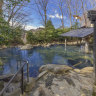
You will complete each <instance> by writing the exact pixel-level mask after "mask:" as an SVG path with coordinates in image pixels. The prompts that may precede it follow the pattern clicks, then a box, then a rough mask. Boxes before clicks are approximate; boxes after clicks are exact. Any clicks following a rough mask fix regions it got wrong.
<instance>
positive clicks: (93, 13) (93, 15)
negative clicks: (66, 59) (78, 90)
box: [88, 10, 96, 96]
mask: <svg viewBox="0 0 96 96" xmlns="http://www.w3.org/2000/svg"><path fill="white" fill-rule="evenodd" d="M88 17H89V20H90V21H91V22H92V23H93V24H94V33H93V39H94V41H93V56H94V84H95V87H94V89H93V90H94V93H95V95H94V96H96V10H90V11H88Z"/></svg>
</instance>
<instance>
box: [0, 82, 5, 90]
mask: <svg viewBox="0 0 96 96" xmlns="http://www.w3.org/2000/svg"><path fill="white" fill-rule="evenodd" d="M3 88H4V82H3V81H0V91H1V90H2V89H3Z"/></svg>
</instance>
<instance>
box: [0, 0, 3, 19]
mask: <svg viewBox="0 0 96 96" xmlns="http://www.w3.org/2000/svg"><path fill="white" fill-rule="evenodd" d="M2 6H3V0H0V17H1V16H2V14H3V10H2Z"/></svg>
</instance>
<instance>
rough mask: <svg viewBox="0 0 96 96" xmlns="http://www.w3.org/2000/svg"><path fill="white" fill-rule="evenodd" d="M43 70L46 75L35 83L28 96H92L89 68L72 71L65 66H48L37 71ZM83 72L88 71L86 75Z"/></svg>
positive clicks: (91, 75) (91, 74) (91, 77)
mask: <svg viewBox="0 0 96 96" xmlns="http://www.w3.org/2000/svg"><path fill="white" fill-rule="evenodd" d="M45 70H47V74H45V75H43V77H42V78H40V79H39V81H38V82H36V85H35V87H34V89H33V90H32V91H31V93H30V95H29V96H92V93H93V82H94V80H93V73H92V71H93V69H92V68H91V67H90V68H83V69H81V70H79V69H75V70H73V69H72V68H70V67H68V66H66V65H53V64H52V65H51V64H48V65H44V66H42V67H41V68H40V70H39V71H40V72H41V73H42V72H44V71H45ZM64 70H67V71H64ZM84 70H86V71H88V70H89V71H88V74H85V73H86V72H85V71H84ZM82 72H84V74H83V73H82ZM41 73H40V74H41ZM57 73H58V74H57ZM65 73H67V74H65ZM81 73H82V74H81ZM48 93H49V94H48Z"/></svg>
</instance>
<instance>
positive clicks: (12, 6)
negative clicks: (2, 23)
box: [4, 0, 29, 26]
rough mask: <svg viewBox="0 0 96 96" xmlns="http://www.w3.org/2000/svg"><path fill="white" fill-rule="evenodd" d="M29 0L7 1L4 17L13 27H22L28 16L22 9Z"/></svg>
mask: <svg viewBox="0 0 96 96" xmlns="http://www.w3.org/2000/svg"><path fill="white" fill-rule="evenodd" d="M27 2H29V0H5V2H4V6H5V8H4V17H5V18H6V20H7V22H8V23H10V24H11V26H15V25H20V23H21V22H22V21H23V23H24V21H26V16H28V15H27V14H26V13H25V12H24V11H23V10H22V9H23V7H24V6H25V5H27Z"/></svg>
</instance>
